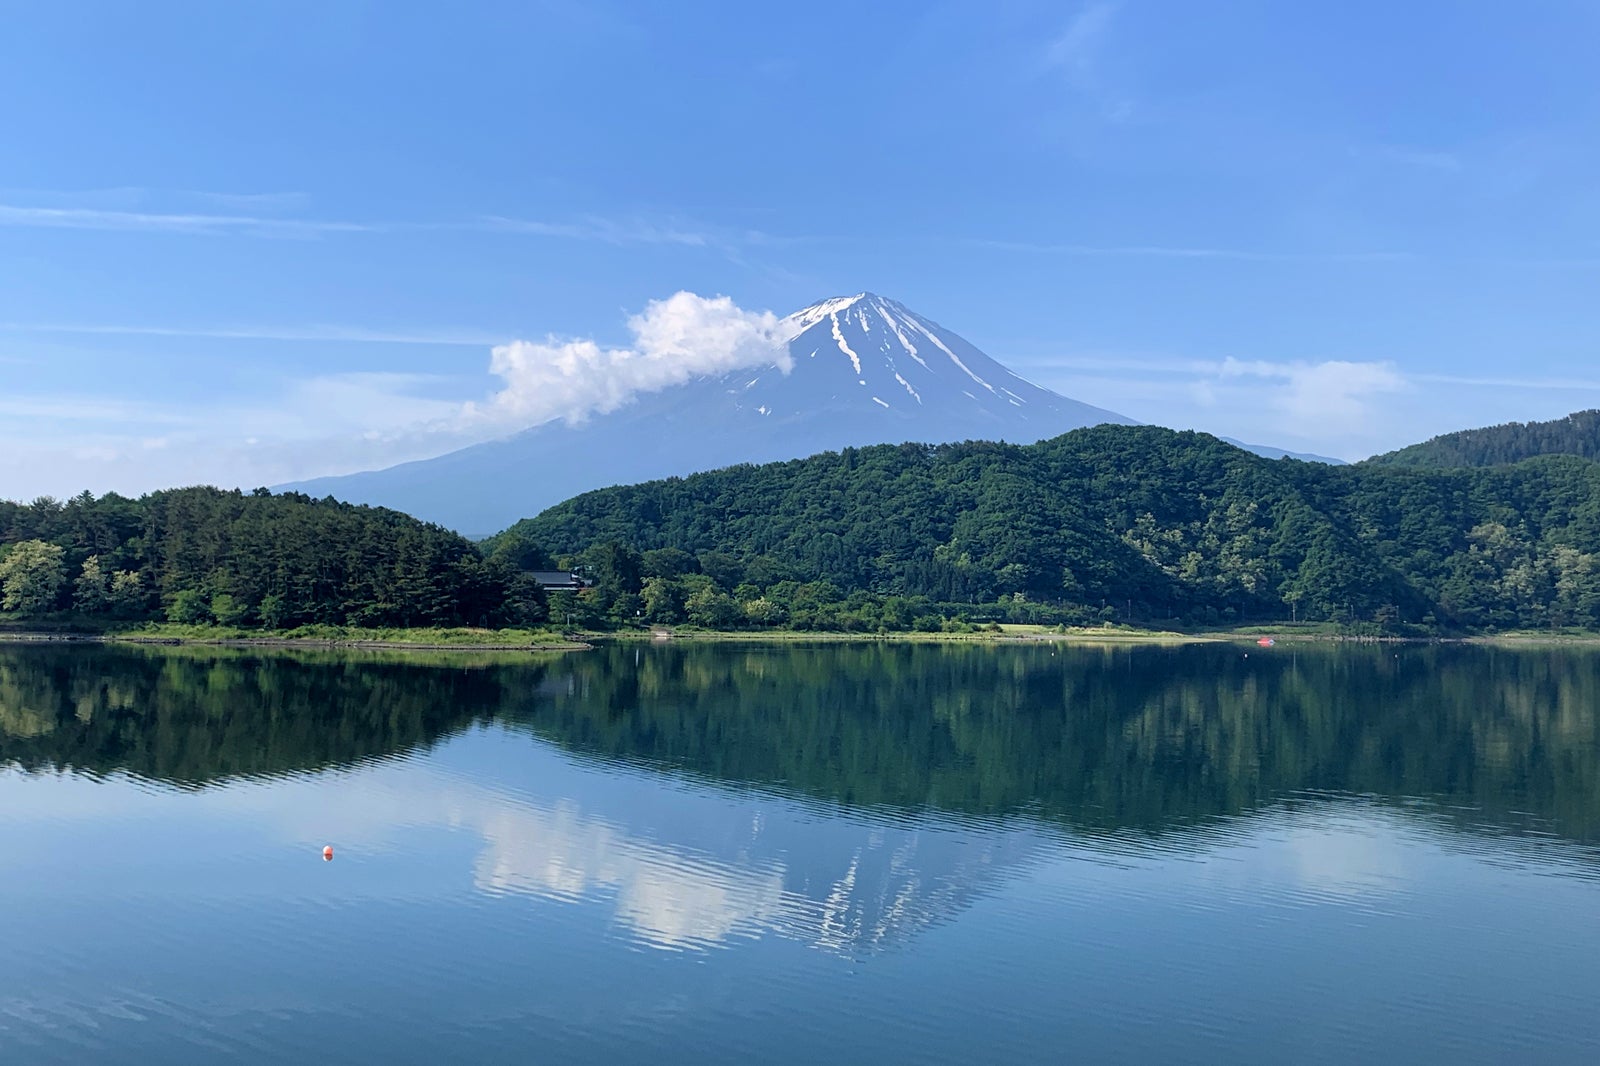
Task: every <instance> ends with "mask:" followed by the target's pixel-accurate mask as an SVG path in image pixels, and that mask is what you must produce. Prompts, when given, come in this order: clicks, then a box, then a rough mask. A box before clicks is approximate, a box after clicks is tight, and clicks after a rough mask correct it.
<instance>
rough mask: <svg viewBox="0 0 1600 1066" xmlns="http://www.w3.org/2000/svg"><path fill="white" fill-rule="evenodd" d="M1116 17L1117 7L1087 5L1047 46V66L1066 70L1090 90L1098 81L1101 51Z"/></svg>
mask: <svg viewBox="0 0 1600 1066" xmlns="http://www.w3.org/2000/svg"><path fill="white" fill-rule="evenodd" d="M1116 13H1117V5H1116V4H1114V3H1092V4H1088V5H1086V6H1085V7H1084V8H1082V9H1081V10H1080V11H1079V12H1078V13H1077V14H1076V15H1074V16H1072V19H1071V20H1070V21H1068V23H1067V25H1066V27H1065V28H1064V29H1062V31H1061V32H1060V33H1059V34H1057V35H1056V37H1055V38H1054V39H1052V40H1051V41H1050V43H1049V45H1047V46H1046V48H1045V60H1046V62H1048V63H1049V64H1050V65H1051V66H1054V67H1059V68H1060V69H1061V70H1064V71H1065V72H1066V73H1067V76H1068V77H1070V78H1072V79H1073V80H1074V81H1075V82H1077V83H1078V84H1079V85H1080V86H1081V87H1084V88H1088V87H1089V86H1090V85H1092V83H1093V81H1094V77H1095V68H1096V65H1097V64H1098V62H1099V59H1100V49H1101V47H1102V46H1103V44H1104V42H1105V37H1106V31H1107V30H1109V29H1110V28H1111V20H1112V17H1113V16H1115V15H1116Z"/></svg>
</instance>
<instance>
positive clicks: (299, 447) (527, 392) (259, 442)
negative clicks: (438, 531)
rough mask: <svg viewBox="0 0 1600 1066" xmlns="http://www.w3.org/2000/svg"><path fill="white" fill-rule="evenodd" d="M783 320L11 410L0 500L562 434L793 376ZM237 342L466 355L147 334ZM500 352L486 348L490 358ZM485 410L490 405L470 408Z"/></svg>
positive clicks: (285, 477)
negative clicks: (711, 379)
mask: <svg viewBox="0 0 1600 1066" xmlns="http://www.w3.org/2000/svg"><path fill="white" fill-rule="evenodd" d="M777 326H778V319H777V316H775V315H773V314H772V313H771V312H768V311H759V312H758V311H746V310H743V309H742V308H740V307H738V306H737V305H736V304H735V303H734V302H733V301H732V300H731V299H729V298H728V297H726V296H717V297H702V296H697V295H695V294H694V293H689V292H680V293H677V294H675V295H673V296H671V297H668V298H667V299H664V300H655V301H652V302H651V303H650V304H649V305H648V306H647V307H646V308H645V309H644V311H643V312H641V313H640V314H638V315H635V316H633V317H632V318H630V319H629V320H628V327H629V329H630V331H631V332H632V335H633V341H632V343H631V344H629V345H628V346H626V347H621V348H603V347H601V346H600V345H599V344H597V343H596V342H594V341H593V340H587V339H578V340H562V339H557V338H547V339H546V340H544V341H542V342H539V341H524V340H517V341H512V342H510V343H507V344H502V345H499V346H496V347H494V348H493V349H492V350H491V352H490V354H489V360H488V365H487V368H486V369H487V371H488V373H487V375H486V376H485V377H484V378H472V379H468V378H462V377H456V376H445V375H439V374H416V373H392V372H390V373H333V374H320V375H316V376H314V377H310V378H304V379H300V380H292V381H287V382H284V383H283V386H282V387H281V389H280V390H278V391H276V392H275V393H274V394H271V395H267V396H259V397H258V396H250V397H245V396H239V397H224V398H220V399H219V400H217V401H216V402H213V403H210V404H205V405H195V404H169V403H161V402H149V401H141V400H137V399H131V398H127V397H122V396H106V395H96V394H92V393H84V392H74V393H54V394H28V393H21V392H13V393H8V394H6V395H4V396H0V453H3V454H6V455H8V456H10V457H11V458H12V459H13V460H14V462H11V463H7V464H6V465H5V467H4V468H3V472H0V498H13V499H16V498H21V499H26V498H31V497H33V496H37V495H43V494H50V495H56V496H63V495H71V494H72V493H75V492H78V491H81V490H82V489H86V488H87V489H90V490H92V491H94V492H97V493H98V492H105V491H109V490H115V491H118V492H124V493H139V492H145V491H149V490H151V489H158V488H169V487H172V486H175V485H193V484H202V483H210V484H217V485H223V486H241V487H245V488H250V487H253V486H256V485H275V484H282V483H284V482H289V481H300V480H304V479H308V478H313V477H320V476H324V475H332V474H346V473H353V472H355V471H359V470H371V469H375V468H381V467H386V466H392V465H394V464H396V463H403V462H409V461H412V460H416V459H425V458H429V457H431V456H435V455H441V454H443V453H445V452H448V451H452V450H454V449H456V448H461V447H465V446H467V445H470V444H476V443H479V442H481V441H484V440H489V439H492V438H494V437H499V436H504V435H506V434H509V433H512V432H515V431H517V430H519V429H523V428H526V427H528V426H532V425H536V424H538V423H541V422H545V421H548V420H550V419H553V418H567V419H569V420H578V419H581V418H583V417H586V416H588V415H591V414H595V413H601V412H605V411H611V410H615V409H616V408H617V407H620V406H621V405H623V404H625V403H627V402H628V401H629V400H631V399H633V398H634V397H636V396H638V395H640V394H642V393H647V392H653V391H656V390H659V389H663V388H667V387H670V386H672V385H677V384H681V383H683V382H686V381H689V380H691V379H693V378H695V377H697V376H699V375H703V374H716V373H721V372H724V371H728V370H732V369H736V368H740V367H745V366H770V365H773V364H777V365H779V366H782V367H784V369H785V370H787V369H788V352H787V349H786V348H785V347H784V346H783V345H782V344H781V343H780V342H779V340H778V337H777ZM136 332H149V333H156V334H158V335H159V334H161V333H166V332H171V333H174V334H181V335H191V334H194V335H202V336H208V335H215V336H218V337H225V338H236V337H244V338H253V337H276V338H282V339H301V340H308V341H309V340H316V339H330V340H334V339H337V340H371V341H384V342H389V343H411V342H419V343H435V342H437V343H449V342H453V343H458V344H459V343H465V341H466V339H467V338H466V337H465V336H462V337H456V338H454V339H453V341H452V340H451V339H450V338H446V337H443V336H442V335H437V334H389V333H381V332H374V331H369V330H346V329H332V328H326V329H308V330H261V331H255V330H239V331H234V330H214V331H200V330H171V331H166V330H137V331H136ZM487 346H488V345H485V347H487ZM474 395H477V396H481V397H483V398H482V399H478V400H471V399H468V397H472V396H474Z"/></svg>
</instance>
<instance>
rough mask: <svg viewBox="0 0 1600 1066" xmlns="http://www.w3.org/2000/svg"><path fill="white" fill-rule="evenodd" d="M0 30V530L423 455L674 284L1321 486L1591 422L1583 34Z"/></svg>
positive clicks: (455, 22) (799, 24) (42, 16)
mask: <svg viewBox="0 0 1600 1066" xmlns="http://www.w3.org/2000/svg"><path fill="white" fill-rule="evenodd" d="M0 18H3V19H4V26H5V30H4V32H0V453H3V454H6V455H8V457H9V458H8V459H7V460H5V461H3V462H0V496H10V497H28V496H32V495H34V494H37V493H44V492H49V493H53V494H56V495H65V494H70V493H72V492H75V491H77V490H79V489H82V488H90V489H93V490H96V491H103V490H105V489H111V488H115V489H119V490H122V491H140V490H144V489H149V488H154V487H159V486H162V485H169V484H178V483H188V482H194V481H215V482H219V483H225V484H244V485H247V486H248V485H253V484H259V483H274V482H278V481H283V480H288V479H290V478H295V477H302V476H309V475H313V474H319V473H330V472H340V471H344V470H349V469H358V468H363V467H367V466H374V465H384V464H386V463H388V462H391V461H394V460H397V459H404V458H412V457H415V456H417V455H422V454H427V453H429V452H430V451H437V450H438V449H439V448H441V447H443V446H444V445H445V444H447V443H450V442H452V441H454V440H455V438H454V437H452V436H450V434H442V433H440V432H437V431H430V430H428V429H427V428H426V427H430V426H431V427H435V430H436V429H437V427H438V426H440V425H444V424H447V423H448V424H450V425H457V423H456V422H453V421H452V419H455V418H456V415H457V413H458V412H459V411H460V410H462V409H463V405H467V404H474V403H476V404H480V405H481V404H482V403H483V402H484V401H485V400H487V399H489V398H491V397H493V396H494V395H495V394H496V390H497V388H499V387H500V385H501V384H502V383H501V382H500V381H499V379H497V378H496V376H495V375H494V374H493V373H491V355H490V351H491V348H492V347H493V346H495V345H498V344H504V343H506V342H509V341H511V340H513V339H516V338H543V337H546V336H547V335H552V334H553V335H557V336H560V337H592V338H594V339H595V340H596V341H598V342H599V343H600V344H602V345H607V344H626V343H628V341H629V332H628V318H629V316H630V315H633V314H636V313H638V312H640V311H641V310H642V309H643V308H645V307H646V306H647V305H648V304H649V302H650V301H652V300H661V299H664V298H666V297H669V296H671V295H672V294H673V293H675V292H678V291H680V290H687V291H690V292H694V293H700V294H704V295H707V296H709V295H712V294H722V295H726V296H728V297H731V298H732V300H733V301H734V303H735V304H736V305H737V306H738V307H739V308H744V309H748V310H751V311H756V310H763V311H764V310H771V311H775V312H777V313H778V314H784V313H787V312H789V311H792V310H795V309H797V308H799V307H801V306H803V305H805V304H808V303H811V302H814V301H816V300H819V299H822V298H824V297H827V296H834V295H840V294H848V293H853V292H857V291H860V290H862V289H870V290H872V291H875V292H878V293H882V294H884V295H887V296H891V297H894V298H896V299H899V300H901V301H903V302H904V303H906V304H907V305H909V306H910V307H912V308H913V309H915V310H917V311H919V312H921V313H922V314H924V315H927V316H928V317H931V318H933V319H935V320H937V321H939V322H940V323H942V324H943V325H945V326H947V327H949V328H952V329H954V330H956V331H957V332H959V333H961V334H962V335H964V336H966V337H967V338H968V339H970V340H972V341H973V342H974V343H976V344H978V345H979V346H980V347H981V348H983V349H984V350H986V351H987V352H989V353H990V354H991V355H993V356H994V357H996V358H998V359H1000V360H1002V361H1003V362H1006V363H1008V364H1010V365H1012V366H1013V367H1015V368H1016V369H1018V370H1019V371H1020V372H1022V373H1024V374H1025V375H1026V376H1029V377H1031V378H1033V379H1034V380H1037V381H1038V382H1040V383H1041V384H1044V385H1047V386H1049V387H1052V388H1055V389H1057V390H1059V391H1061V392H1064V393H1066V394H1068V395H1070V396H1073V397H1075V398H1078V399H1082V400H1085V401H1088V402H1091V403H1095V404H1099V405H1101V406H1105V407H1110V408H1112V409H1115V410H1118V411H1120V412H1122V413H1124V414H1127V415H1129V416H1131V417H1134V418H1138V419H1142V420H1146V421H1152V422H1159V423H1164V424H1168V425H1174V426H1184V427H1188V426H1193V427H1197V428H1202V429H1207V430H1212V431H1215V432H1219V433H1226V434H1229V435H1233V436H1237V437H1243V438H1246V439H1250V440H1256V441H1262V442H1267V443H1274V444H1279V445H1281V446H1285V447H1290V448H1298V449H1305V450H1313V451H1320V452H1323V453H1325V454H1333V455H1338V456H1342V457H1346V458H1358V457H1360V456H1362V455H1365V454H1369V453H1371V452H1373V451H1377V450H1383V449H1386V448H1389V447H1394V446H1397V445H1400V444H1403V443H1406V442H1409V441H1412V440H1416V439H1420V438H1422V437H1426V436H1428V435H1431V434H1433V433H1437V432H1443V431H1447V430H1450V429H1455V428H1462V427H1465V426H1470V425H1478V424H1485V423H1490V422H1497V421H1506V420H1511V419H1519V420H1520V419H1531V418H1548V417H1553V416H1557V415H1560V414H1563V413H1566V412H1568V411H1571V410H1575V409H1578V408H1582V407H1592V406H1600V359H1597V358H1596V353H1597V352H1600V299H1596V296H1595V292H1596V288H1597V282H1600V180H1597V179H1600V137H1596V136H1595V131H1596V130H1597V129H1600V93H1597V92H1596V91H1595V90H1596V88H1597V75H1596V74H1595V66H1594V61H1593V55H1592V52H1593V42H1594V41H1595V40H1596V39H1597V38H1600V7H1596V5H1594V4H1592V3H1588V2H1580V0H1529V2H1527V3H1524V4H1520V5H1507V4H1503V3H1494V4H1491V3H1475V2H1470V0H1451V2H1446V0H1437V2H1435V0H1412V2H1408V3H1404V4H1395V3H1393V2H1381V3H1380V2H1365V0H1355V2H1345V3H1339V4H1317V5H1312V4H1298V3H1293V4H1291V3H1283V2H1281V0H1257V2H1219V3H1215V4H1203V5H1202V4H1182V3H1176V2H1164V3H1156V2H1153V0H1109V2H1092V3H1088V4H1076V5H1071V4H1068V5H1063V4H1059V3H1026V2H1019V3H1005V2H1000V0H987V2H983V3H975V2H972V3H969V2H951V3H901V2H878V3H873V4H866V5H863V4H860V3H852V4H845V3H831V2H811V3H807V4H804V5H787V6H784V7H782V8H780V7H778V6H775V5H749V4H734V3H680V4H671V5H669V4H656V3H613V2H605V0H600V2H588V0H585V2H582V3H578V2H573V3H565V2H546V3H530V2H518V3H505V4H499V3H462V4H455V5H449V6H448V7H446V6H440V5H423V4H379V3H356V2H342V0H322V2H319V3H313V4H293V3H272V4H256V5H245V4H216V3H211V2H198V0H197V2H194V3H182V4H179V3H161V2H152V3H146V4H133V3H99V4H96V3H81V4H32V3H23V2H13V3H3V2H0ZM458 428H459V427H458ZM499 428H500V429H503V428H504V427H499ZM452 432H454V431H452Z"/></svg>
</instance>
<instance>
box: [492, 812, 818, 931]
mask: <svg viewBox="0 0 1600 1066" xmlns="http://www.w3.org/2000/svg"><path fill="white" fill-rule="evenodd" d="M475 828H477V830H478V831H479V832H481V833H482V834H483V836H484V841H485V844H486V847H485V849H484V851H483V853H482V854H481V855H479V857H478V862H477V866H476V868H475V870H474V880H475V881H476V883H477V885H478V887H479V888H481V889H483V890H485V891H489V892H499V893H504V892H521V893H529V894H532V895H539V896H550V897H554V898H557V899H568V900H575V899H583V898H586V897H592V896H594V895H596V894H598V893H601V892H614V893H615V894H616V902H617V919H618V920H619V921H621V922H622V923H623V924H625V925H627V926H628V927H629V928H630V929H631V930H632V931H633V932H634V933H636V934H637V935H638V937H639V938H640V939H641V940H643V941H644V942H646V943H648V944H654V945H657V946H660V947H686V946H694V945H701V944H711V943H716V942H719V941H723V940H727V939H728V938H729V937H730V936H733V935H734V934H736V933H737V932H739V931H740V930H744V931H746V932H749V933H754V932H756V931H758V930H761V929H765V928H771V927H773V926H775V925H779V924H781V922H782V919H783V917H784V915H785V914H786V913H788V912H790V911H792V910H793V909H794V906H793V904H792V903H791V902H789V901H787V900H786V898H785V894H784V888H783V870H782V868H781V867H780V866H776V865H770V866H750V867H739V866H735V865H731V864H728V863H722V862H718V861H715V860H713V859H709V858H706V857H703V856H696V855H693V854H688V853H684V852H679V851H675V850H673V849H671V848H667V847H663V846H661V845H659V844H652V843H647V842H642V841H639V840H635V839H632V838H630V837H628V836H627V835H626V834H624V833H623V832H621V831H620V830H618V829H617V828H616V827H614V826H612V825H609V824H607V823H606V822H604V821H601V820H600V819H598V818H593V817H586V816H585V815H583V814H582V813H581V812H579V811H578V810H576V809H575V808H573V807H571V806H561V807H557V808H555V809H550V810H545V809H539V808H534V807H528V806H522V805H516V806H512V805H509V804H506V803H504V802H503V801H500V802H499V804H498V806H497V807H496V808H494V809H491V810H490V811H488V812H487V817H486V818H484V819H483V820H482V821H481V822H480V823H479V824H477V825H476V827H475Z"/></svg>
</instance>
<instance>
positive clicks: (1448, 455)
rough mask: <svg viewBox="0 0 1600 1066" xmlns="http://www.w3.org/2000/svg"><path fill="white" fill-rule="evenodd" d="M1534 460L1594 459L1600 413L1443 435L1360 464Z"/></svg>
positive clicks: (1598, 455)
mask: <svg viewBox="0 0 1600 1066" xmlns="http://www.w3.org/2000/svg"><path fill="white" fill-rule="evenodd" d="M1536 455H1576V456H1580V457H1581V458H1584V459H1600V411H1576V412H1574V413H1573V414H1570V415H1567V416H1566V417H1565V418H1557V419H1553V420H1551V421H1549V422H1507V423H1505V424H1504V425H1499V426H1487V427H1484V428H1483V429H1467V430H1462V431H1461V432H1459V433H1446V434H1443V435H1442V436H1438V437H1434V438H1432V439H1430V440H1426V441H1423V442H1422V443H1421V444H1413V445H1411V446H1409V447H1406V448H1401V449H1399V450H1398V451H1393V452H1387V453H1385V454H1383V455H1376V456H1373V457H1372V458H1371V459H1368V460H1366V461H1367V462H1368V463H1372V464H1374V465H1379V466H1433V467H1438V466H1498V465H1501V464H1504V463H1517V462H1521V461H1522V460H1524V459H1531V458H1533V457H1534V456H1536Z"/></svg>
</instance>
